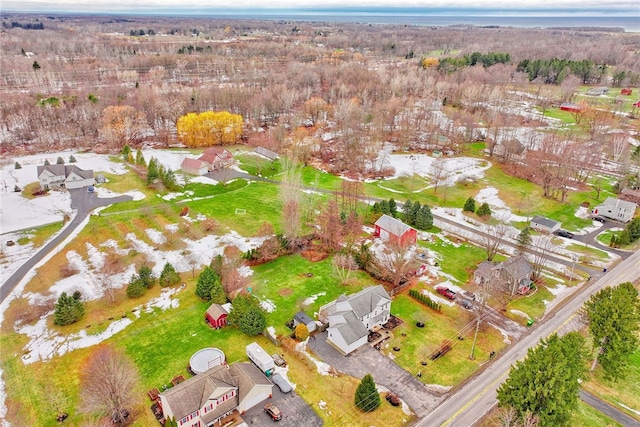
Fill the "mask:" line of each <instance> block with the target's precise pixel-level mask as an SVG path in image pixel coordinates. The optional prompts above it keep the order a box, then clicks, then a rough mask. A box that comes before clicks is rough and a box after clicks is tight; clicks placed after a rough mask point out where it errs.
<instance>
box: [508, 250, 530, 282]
mask: <svg viewBox="0 0 640 427" xmlns="http://www.w3.org/2000/svg"><path fill="white" fill-rule="evenodd" d="M500 268H502V269H504V270H505V271H506V272H507V273H508V274H509V275H510V276H511V277H513V278H514V279H516V280H520V279H522V278H524V277H529V275H530V274H531V273H532V272H533V267H532V266H531V263H530V262H529V261H527V259H526V258H525V257H524V256H522V255H519V256H516V257H512V258H509V259H508V260H506V261H504V262H503V263H502V264H500Z"/></svg>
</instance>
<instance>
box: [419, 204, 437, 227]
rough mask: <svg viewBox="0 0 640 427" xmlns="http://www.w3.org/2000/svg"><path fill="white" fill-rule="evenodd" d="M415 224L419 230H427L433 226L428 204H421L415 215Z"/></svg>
mask: <svg viewBox="0 0 640 427" xmlns="http://www.w3.org/2000/svg"><path fill="white" fill-rule="evenodd" d="M415 226H416V228H418V229H420V230H428V229H429V228H431V226H433V214H432V213H431V209H430V208H429V206H427V205H422V207H421V208H420V210H419V211H418V215H417V216H416V222H415Z"/></svg>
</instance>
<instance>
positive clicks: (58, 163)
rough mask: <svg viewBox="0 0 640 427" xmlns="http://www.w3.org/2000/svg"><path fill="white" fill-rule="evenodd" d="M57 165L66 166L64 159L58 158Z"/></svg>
mask: <svg viewBox="0 0 640 427" xmlns="http://www.w3.org/2000/svg"><path fill="white" fill-rule="evenodd" d="M56 164H57V165H64V159H63V158H62V157H60V156H58V158H57V159H56Z"/></svg>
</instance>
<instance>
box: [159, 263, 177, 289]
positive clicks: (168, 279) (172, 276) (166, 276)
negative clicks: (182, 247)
mask: <svg viewBox="0 0 640 427" xmlns="http://www.w3.org/2000/svg"><path fill="white" fill-rule="evenodd" d="M159 282H160V286H162V287H166V286H173V285H177V284H178V283H180V275H179V274H178V273H177V272H176V269H175V268H173V265H171V263H169V262H167V263H166V264H165V265H164V267H163V268H162V273H160V280H159Z"/></svg>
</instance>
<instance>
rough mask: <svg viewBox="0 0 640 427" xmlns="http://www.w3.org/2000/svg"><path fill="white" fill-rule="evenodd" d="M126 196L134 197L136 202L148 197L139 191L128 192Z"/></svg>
mask: <svg viewBox="0 0 640 427" xmlns="http://www.w3.org/2000/svg"><path fill="white" fill-rule="evenodd" d="M124 194H125V196H131V197H133V201H134V202H137V201H138V200H142V199H144V198H146V197H147V196H145V194H144V193H143V192H142V191H138V190H132V191H127V192H126V193H124Z"/></svg>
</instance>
